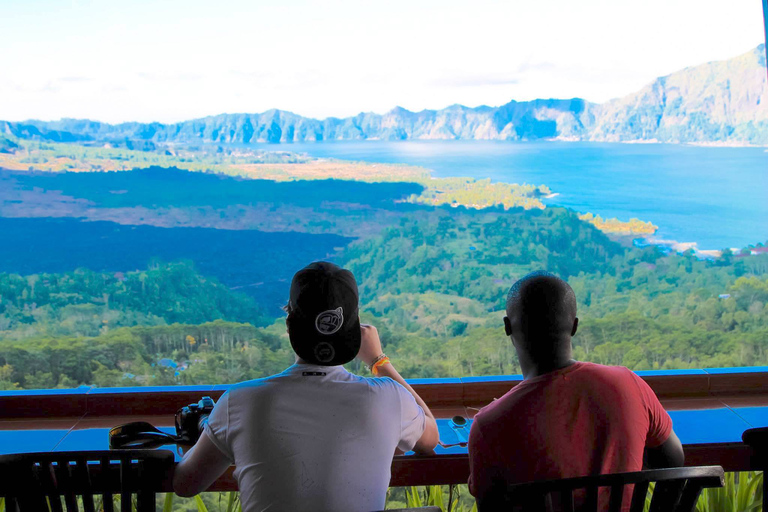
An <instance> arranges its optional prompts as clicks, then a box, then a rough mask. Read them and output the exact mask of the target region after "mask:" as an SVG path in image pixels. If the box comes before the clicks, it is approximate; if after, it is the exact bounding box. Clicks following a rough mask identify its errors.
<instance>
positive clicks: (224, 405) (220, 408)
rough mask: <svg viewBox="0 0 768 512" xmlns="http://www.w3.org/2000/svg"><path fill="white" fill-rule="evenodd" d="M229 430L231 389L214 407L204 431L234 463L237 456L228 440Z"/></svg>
mask: <svg viewBox="0 0 768 512" xmlns="http://www.w3.org/2000/svg"><path fill="white" fill-rule="evenodd" d="M229 430H230V426H229V391H227V392H226V393H224V394H223V395H222V396H221V398H219V401H218V402H216V405H215V406H214V407H213V411H212V412H211V415H210V416H208V421H207V422H206V423H205V427H203V432H205V434H206V435H207V436H208V439H210V440H211V442H212V443H213V444H214V445H216V448H218V449H219V451H220V452H221V453H223V454H224V455H226V456H227V458H228V459H229V460H230V461H231V462H233V463H234V462H235V457H234V455H233V454H232V449H231V448H230V445H229V441H228V436H229Z"/></svg>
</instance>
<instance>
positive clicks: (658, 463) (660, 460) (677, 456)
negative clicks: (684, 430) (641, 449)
mask: <svg viewBox="0 0 768 512" xmlns="http://www.w3.org/2000/svg"><path fill="white" fill-rule="evenodd" d="M645 462H646V465H647V466H648V467H649V468H650V469H663V468H679V467H682V466H683V464H685V453H683V444H682V443H681V442H680V439H679V438H678V437H677V434H675V431H674V430H673V431H671V432H670V433H669V437H668V438H667V440H666V441H664V442H663V443H661V445H659V446H657V447H655V448H646V450H645Z"/></svg>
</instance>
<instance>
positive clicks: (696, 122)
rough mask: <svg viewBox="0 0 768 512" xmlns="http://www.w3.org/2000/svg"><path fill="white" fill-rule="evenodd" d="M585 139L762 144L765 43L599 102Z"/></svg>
mask: <svg viewBox="0 0 768 512" xmlns="http://www.w3.org/2000/svg"><path fill="white" fill-rule="evenodd" d="M595 114H596V122H595V125H594V126H593V127H591V129H590V133H589V139H590V140H605V141H626V140H649V139H656V140H659V141H663V142H749V143H752V144H768V86H766V59H765V46H764V45H760V46H758V47H757V48H755V49H754V50H753V51H751V52H749V53H746V54H744V55H740V56H738V57H736V58H733V59H729V60H725V61H719V62H710V63H708V64H703V65H701V66H696V67H692V68H686V69H684V70H682V71H678V72H677V73H673V74H671V75H668V76H665V77H661V78H658V79H656V80H654V81H653V82H652V83H650V84H648V85H647V86H645V87H643V88H642V89H641V90H640V91H638V92H636V93H634V94H630V95H628V96H625V97H623V98H619V99H615V100H612V101H609V102H607V103H604V104H602V105H599V106H597V107H596V109H595Z"/></svg>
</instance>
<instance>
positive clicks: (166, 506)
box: [163, 492, 173, 512]
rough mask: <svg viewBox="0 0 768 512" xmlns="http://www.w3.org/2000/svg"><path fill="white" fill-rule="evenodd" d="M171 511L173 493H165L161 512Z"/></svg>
mask: <svg viewBox="0 0 768 512" xmlns="http://www.w3.org/2000/svg"><path fill="white" fill-rule="evenodd" d="M172 510H173V493H172V492H167V493H165V499H164V500H163V512H171V511H172Z"/></svg>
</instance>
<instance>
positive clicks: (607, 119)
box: [0, 44, 768, 145]
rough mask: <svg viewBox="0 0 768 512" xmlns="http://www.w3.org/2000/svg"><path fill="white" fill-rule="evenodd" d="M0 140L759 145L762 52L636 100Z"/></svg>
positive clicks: (62, 130)
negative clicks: (533, 142)
mask: <svg viewBox="0 0 768 512" xmlns="http://www.w3.org/2000/svg"><path fill="white" fill-rule="evenodd" d="M0 133H5V134H6V135H12V136H15V137H18V138H21V139H36V140H48V141H55V142H105V143H106V142H111V141H120V140H126V139H128V140H143V141H151V142H156V143H244V144H249V143H259V142H273V143H280V142H319V141H329V140H414V139H416V140H541V139H545V140H546V139H554V140H583V141H596V142H597V141H600V142H629V141H653V142H668V143H726V144H753V145H768V86H766V55H765V45H762V44H761V45H759V46H758V47H757V48H755V49H753V50H751V51H750V52H747V53H744V54H742V55H739V56H737V57H734V58H732V59H727V60H722V61H713V62H708V63H706V64H701V65H698V66H691V67H687V68H684V69H683V70H680V71H677V72H675V73H671V74H669V75H666V76H663V77H659V78H656V79H655V80H653V81H652V82H650V83H648V84H647V85H646V86H644V87H643V88H641V89H640V90H639V91H636V92H634V93H631V94H628V95H626V96H623V97H620V98H616V99H612V100H609V101H607V102H605V103H600V104H598V103H591V102H589V101H587V100H584V99H581V98H571V99H556V98H550V99H535V100H530V101H515V100H512V101H510V102H508V103H506V104H504V105H501V106H498V107H490V106H487V105H481V106H478V107H466V106H464V105H459V104H454V105H450V106H448V107H446V108H443V109H440V110H430V109H424V110H421V111H419V112H413V111H410V110H407V109H405V108H403V107H399V106H398V107H395V108H393V109H392V110H390V111H389V112H387V113H385V114H375V113H370V112H367V113H366V112H362V113H360V114H357V115H355V116H351V117H345V118H338V117H328V118H326V119H322V120H321V119H313V118H308V117H303V116H300V115H298V114H295V113H293V112H290V111H285V110H279V109H270V110H267V111H265V112H262V113H257V114H249V113H240V114H218V115H214V116H207V117H203V118H199V119H193V120H189V121H182V122H179V123H171V124H163V123H157V122H154V123H138V122H126V123H120V124H114V125H113V124H108V123H101V122H99V121H91V120H87V119H68V118H65V119H61V120H59V121H35V120H31V121H24V122H8V121H0Z"/></svg>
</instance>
